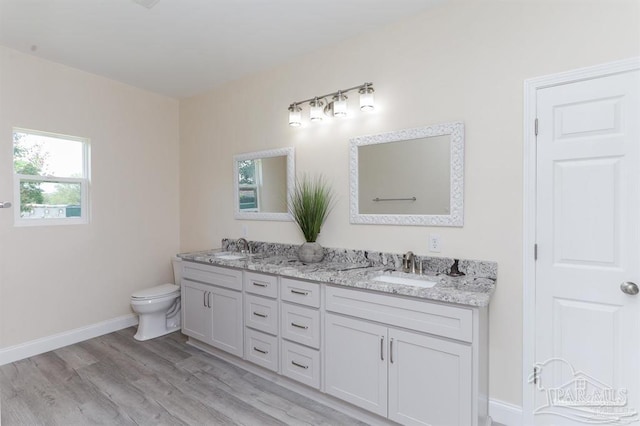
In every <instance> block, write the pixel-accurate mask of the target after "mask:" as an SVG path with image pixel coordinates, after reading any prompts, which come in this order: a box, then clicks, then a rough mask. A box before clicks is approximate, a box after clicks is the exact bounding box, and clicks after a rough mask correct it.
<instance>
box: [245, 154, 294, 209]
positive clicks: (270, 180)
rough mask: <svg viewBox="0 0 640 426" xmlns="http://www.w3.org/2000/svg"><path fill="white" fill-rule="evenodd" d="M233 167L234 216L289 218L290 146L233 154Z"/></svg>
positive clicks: (292, 175) (292, 168) (292, 165)
mask: <svg viewBox="0 0 640 426" xmlns="http://www.w3.org/2000/svg"><path fill="white" fill-rule="evenodd" d="M233 171H234V187H235V191H234V203H235V207H234V209H235V218H236V219H250V220H282V221H290V220H292V218H291V215H290V214H289V209H288V205H289V197H290V194H291V191H292V190H293V185H294V179H295V166H294V150H293V147H291V148H280V149H272V150H269V151H260V152H250V153H247V154H238V155H234V156H233Z"/></svg>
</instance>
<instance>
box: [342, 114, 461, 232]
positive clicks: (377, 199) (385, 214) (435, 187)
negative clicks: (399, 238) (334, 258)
mask: <svg viewBox="0 0 640 426" xmlns="http://www.w3.org/2000/svg"><path fill="white" fill-rule="evenodd" d="M349 160H350V170H349V172H350V189H351V191H350V194H351V196H350V217H351V223H364V224H382V225H423V226H462V225H463V213H464V205H463V198H464V124H463V123H459V122H456V123H444V124H437V125H434V126H428V127H419V128H416V129H405V130H400V131H396V132H389V133H382V134H379V135H370V136H361V137H357V138H354V139H351V146H350V158H349Z"/></svg>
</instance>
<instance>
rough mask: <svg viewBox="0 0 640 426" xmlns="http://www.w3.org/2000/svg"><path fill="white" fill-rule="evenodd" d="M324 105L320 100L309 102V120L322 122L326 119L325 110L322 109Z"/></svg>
mask: <svg viewBox="0 0 640 426" xmlns="http://www.w3.org/2000/svg"><path fill="white" fill-rule="evenodd" d="M323 105H324V103H323V102H322V101H320V100H318V98H315V99H314V100H312V101H311V102H309V118H310V119H311V121H322V118H323V117H324V110H323V109H322V106H323Z"/></svg>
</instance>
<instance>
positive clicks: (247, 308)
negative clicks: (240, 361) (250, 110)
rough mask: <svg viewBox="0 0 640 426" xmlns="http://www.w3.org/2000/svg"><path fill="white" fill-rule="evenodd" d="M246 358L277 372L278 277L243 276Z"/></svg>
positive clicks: (247, 273) (262, 275) (252, 274)
mask: <svg viewBox="0 0 640 426" xmlns="http://www.w3.org/2000/svg"><path fill="white" fill-rule="evenodd" d="M243 284H244V291H245V296H244V324H245V333H244V358H245V359H246V360H247V361H251V362H253V363H255V364H258V365H260V366H262V367H264V368H267V369H269V370H272V371H276V372H277V371H278V359H279V357H278V353H279V350H278V349H279V348H278V277H276V276H273V275H265V274H256V273H254V272H245V274H244V283H243Z"/></svg>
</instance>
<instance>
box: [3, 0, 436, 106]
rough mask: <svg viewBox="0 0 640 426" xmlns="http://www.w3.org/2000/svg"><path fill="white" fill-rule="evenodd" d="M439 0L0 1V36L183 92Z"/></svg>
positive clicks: (60, 58)
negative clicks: (149, 6) (146, 5)
mask: <svg viewBox="0 0 640 426" xmlns="http://www.w3.org/2000/svg"><path fill="white" fill-rule="evenodd" d="M137 1H139V2H140V3H143V4H152V3H154V1H153V0H137ZM441 1H444V0H159V1H158V2H157V3H156V4H155V5H154V6H152V7H151V8H150V9H149V8H147V7H145V6H143V5H141V4H138V3H136V2H134V1H133V0H0V44H2V45H4V46H7V47H10V48H13V49H16V50H19V51H21V52H25V53H29V54H32V55H36V56H39V57H42V58H45V59H49V60H52V61H55V62H58V63H62V64H65V65H68V66H71V67H75V68H79V69H82V70H85V71H88V72H92V73H95V74H99V75H103V76H105V77H108V78H112V79H114V80H118V81H122V82H124V83H128V84H131V85H133V86H137V87H140V88H143V89H147V90H151V91H154V92H158V93H162V94H166V95H169V96H173V97H177V98H183V97H189V96H193V95H195V94H199V93H202V92H204V91H206V90H208V89H211V88H213V87H215V86H218V85H220V84H222V83H224V82H227V81H230V80H234V79H237V78H240V77H242V76H245V75H247V74H250V73H254V72H257V71H259V70H263V69H267V68H270V67H273V66H275V65H276V64H279V63H282V62H284V61H287V60H290V59H292V58H294V57H296V56H299V55H302V54H305V53H308V52H312V51H314V50H317V49H319V48H321V47H323V46H327V45H331V44H333V43H336V42H338V41H340V40H344V39H347V38H350V37H353V36H355V35H357V34H360V33H362V32H365V31H368V30H372V29H375V28H376V27H379V26H381V25H385V24H388V23H391V22H393V21H396V20H399V19H401V18H403V17H407V16H409V15H413V14H415V13H417V12H418V11H422V10H425V9H427V8H429V7H431V6H433V5H435V4H437V3H440V2H441Z"/></svg>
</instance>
